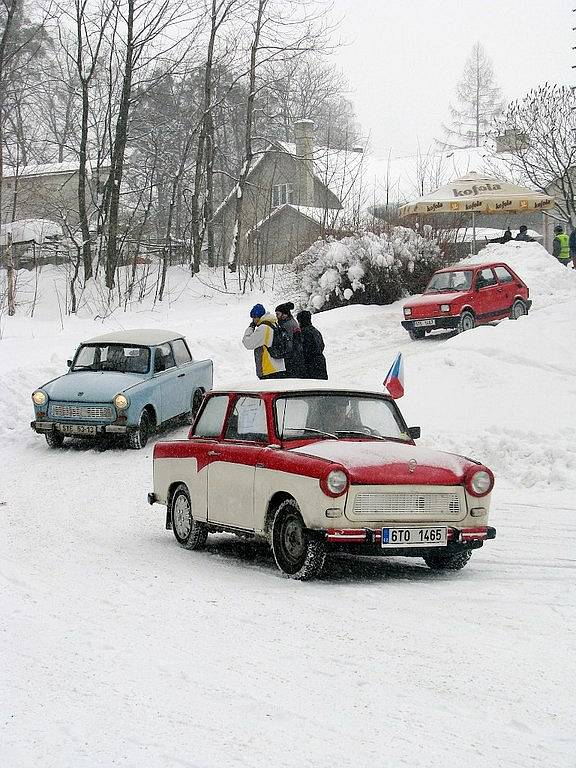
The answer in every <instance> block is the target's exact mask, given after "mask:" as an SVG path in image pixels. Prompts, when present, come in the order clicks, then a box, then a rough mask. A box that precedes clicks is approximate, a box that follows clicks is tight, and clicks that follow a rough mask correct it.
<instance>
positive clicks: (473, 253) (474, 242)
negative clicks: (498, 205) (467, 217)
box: [471, 211, 476, 256]
mask: <svg viewBox="0 0 576 768" xmlns="http://www.w3.org/2000/svg"><path fill="white" fill-rule="evenodd" d="M471 253H472V255H473V256H475V255H476V212H475V211H472V251H471Z"/></svg>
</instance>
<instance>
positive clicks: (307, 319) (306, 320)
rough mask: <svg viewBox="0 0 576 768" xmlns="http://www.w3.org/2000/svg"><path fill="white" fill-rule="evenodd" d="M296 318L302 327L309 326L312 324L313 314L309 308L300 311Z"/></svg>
mask: <svg viewBox="0 0 576 768" xmlns="http://www.w3.org/2000/svg"><path fill="white" fill-rule="evenodd" d="M296 319H297V320H298V324H299V325H300V327H301V328H308V326H309V325H312V314H311V313H310V312H308V310H307V309H303V310H301V311H300V312H298V314H297V315H296Z"/></svg>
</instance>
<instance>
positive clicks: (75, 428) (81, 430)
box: [56, 424, 96, 435]
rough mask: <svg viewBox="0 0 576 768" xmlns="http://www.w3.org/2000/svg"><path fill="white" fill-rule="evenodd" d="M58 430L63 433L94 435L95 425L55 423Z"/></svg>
mask: <svg viewBox="0 0 576 768" xmlns="http://www.w3.org/2000/svg"><path fill="white" fill-rule="evenodd" d="M56 429H57V430H58V432H62V433H63V434H64V435H95V434H96V427H94V426H92V424H56Z"/></svg>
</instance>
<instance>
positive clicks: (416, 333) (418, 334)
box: [408, 328, 426, 341]
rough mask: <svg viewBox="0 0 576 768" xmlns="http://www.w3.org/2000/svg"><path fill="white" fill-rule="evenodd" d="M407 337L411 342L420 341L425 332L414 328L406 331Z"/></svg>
mask: <svg viewBox="0 0 576 768" xmlns="http://www.w3.org/2000/svg"><path fill="white" fill-rule="evenodd" d="M408 335H409V336H410V338H411V339H412V341H420V339H423V338H424V336H425V335H426V331H423V330H422V329H421V328H414V329H412V330H411V331H408Z"/></svg>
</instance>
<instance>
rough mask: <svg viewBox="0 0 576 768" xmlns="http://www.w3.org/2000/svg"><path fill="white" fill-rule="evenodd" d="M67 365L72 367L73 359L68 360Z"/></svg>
mask: <svg viewBox="0 0 576 768" xmlns="http://www.w3.org/2000/svg"><path fill="white" fill-rule="evenodd" d="M66 365H67V366H68V368H72V360H66Z"/></svg>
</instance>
